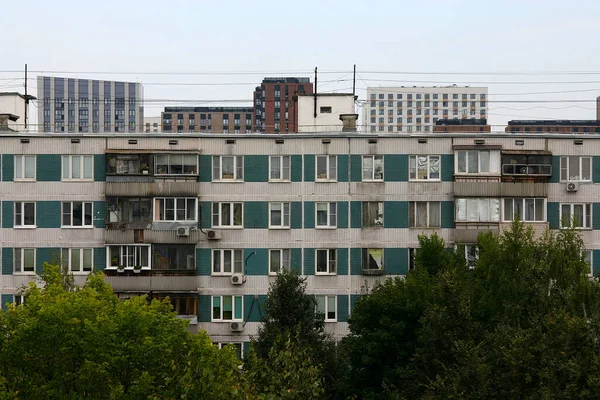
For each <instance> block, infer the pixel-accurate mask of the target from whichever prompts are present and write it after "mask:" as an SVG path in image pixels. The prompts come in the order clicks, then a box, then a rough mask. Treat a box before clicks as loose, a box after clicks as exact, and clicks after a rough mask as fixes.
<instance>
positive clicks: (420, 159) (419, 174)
mask: <svg viewBox="0 0 600 400" xmlns="http://www.w3.org/2000/svg"><path fill="white" fill-rule="evenodd" d="M408 161H409V169H410V175H409V178H410V180H414V181H417V180H418V181H421V180H440V156H410V157H409V159H408Z"/></svg>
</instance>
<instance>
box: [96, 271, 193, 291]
mask: <svg viewBox="0 0 600 400" xmlns="http://www.w3.org/2000/svg"><path fill="white" fill-rule="evenodd" d="M104 281H105V282H106V283H109V284H110V285H111V286H112V288H113V290H114V291H115V292H121V291H123V292H150V291H163V292H169V291H170V292H187V291H189V292H196V291H197V290H198V278H197V277H196V276H143V275H141V274H133V275H128V276H118V275H117V276H105V277H104Z"/></svg>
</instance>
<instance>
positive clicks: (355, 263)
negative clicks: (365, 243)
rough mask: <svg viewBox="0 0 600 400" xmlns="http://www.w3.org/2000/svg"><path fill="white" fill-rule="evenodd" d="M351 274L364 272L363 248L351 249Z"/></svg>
mask: <svg viewBox="0 0 600 400" xmlns="http://www.w3.org/2000/svg"><path fill="white" fill-rule="evenodd" d="M384 262H385V260H384ZM350 274H351V275H361V274H362V249H360V248H352V249H350Z"/></svg>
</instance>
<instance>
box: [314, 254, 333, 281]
mask: <svg viewBox="0 0 600 400" xmlns="http://www.w3.org/2000/svg"><path fill="white" fill-rule="evenodd" d="M319 252H325V255H326V259H327V265H326V266H325V270H323V269H321V270H319ZM337 263H338V251H337V249H315V275H337Z"/></svg>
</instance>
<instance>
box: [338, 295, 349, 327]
mask: <svg viewBox="0 0 600 400" xmlns="http://www.w3.org/2000/svg"><path fill="white" fill-rule="evenodd" d="M337 314H338V315H337V320H338V322H346V321H348V314H350V310H349V309H348V295H347V294H343V295H339V296H338V297H337Z"/></svg>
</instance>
